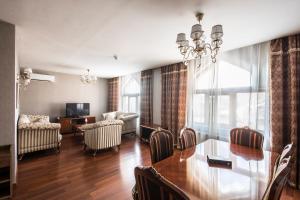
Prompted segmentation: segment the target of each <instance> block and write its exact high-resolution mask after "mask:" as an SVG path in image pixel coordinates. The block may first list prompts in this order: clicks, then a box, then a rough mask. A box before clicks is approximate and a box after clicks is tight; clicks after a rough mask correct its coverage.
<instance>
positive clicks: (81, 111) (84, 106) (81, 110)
mask: <svg viewBox="0 0 300 200" xmlns="http://www.w3.org/2000/svg"><path fill="white" fill-rule="evenodd" d="M84 115H90V104H89V103H66V116H67V117H80V116H84Z"/></svg>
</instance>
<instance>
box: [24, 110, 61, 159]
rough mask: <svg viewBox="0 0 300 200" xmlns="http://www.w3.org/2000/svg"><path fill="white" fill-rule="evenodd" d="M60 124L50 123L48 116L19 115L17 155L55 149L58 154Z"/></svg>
mask: <svg viewBox="0 0 300 200" xmlns="http://www.w3.org/2000/svg"><path fill="white" fill-rule="evenodd" d="M59 132H60V124H58V123H50V122H49V116H43V115H21V116H20V118H19V121H18V155H20V159H22V157H23V155H24V154H25V153H29V152H34V151H39V150H45V149H52V148H54V149H56V150H57V152H59V148H60V145H61V139H62V136H61V134H60V133H59Z"/></svg>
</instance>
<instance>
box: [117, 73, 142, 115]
mask: <svg viewBox="0 0 300 200" xmlns="http://www.w3.org/2000/svg"><path fill="white" fill-rule="evenodd" d="M139 80H140V76H139V74H132V75H128V76H124V77H122V80H121V88H122V91H121V101H122V103H121V104H120V105H121V106H122V107H121V110H122V111H123V112H134V113H139V110H140V82H139Z"/></svg>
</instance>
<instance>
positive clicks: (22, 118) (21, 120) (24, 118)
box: [19, 115, 30, 124]
mask: <svg viewBox="0 0 300 200" xmlns="http://www.w3.org/2000/svg"><path fill="white" fill-rule="evenodd" d="M19 123H20V124H29V123H30V120H29V118H28V117H27V115H21V116H20V118H19Z"/></svg>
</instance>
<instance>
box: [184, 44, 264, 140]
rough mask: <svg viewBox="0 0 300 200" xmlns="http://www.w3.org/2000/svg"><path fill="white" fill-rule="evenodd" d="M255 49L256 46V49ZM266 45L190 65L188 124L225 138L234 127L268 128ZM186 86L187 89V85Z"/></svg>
mask: <svg viewBox="0 0 300 200" xmlns="http://www.w3.org/2000/svg"><path fill="white" fill-rule="evenodd" d="M258 49H259V50H258ZM267 55H268V46H267V44H265V45H264V46H263V48H262V47H259V46H255V45H254V46H251V47H245V48H241V49H238V50H233V51H231V52H229V53H227V55H226V56H227V57H226V56H222V57H221V58H220V59H219V60H218V61H219V63H218V64H215V65H211V64H206V65H204V66H201V68H200V70H195V69H196V64H195V63H196V62H194V64H193V63H192V62H191V63H190V66H189V68H191V67H194V68H193V71H192V72H191V69H189V73H193V74H194V75H193V77H192V79H193V81H192V82H191V84H192V85H193V87H192V89H191V90H190V92H189V97H188V98H192V101H191V100H188V101H189V102H191V104H190V105H192V106H193V107H192V108H188V112H189V113H188V126H190V127H193V128H195V129H196V130H198V131H199V132H200V133H201V134H205V135H212V136H217V137H218V138H220V139H222V138H223V139H225V140H227V139H228V136H229V132H230V130H231V129H232V128H234V127H244V126H249V127H250V128H253V129H256V130H258V131H261V132H266V131H268V130H267V129H268V127H267V125H266V124H267V123H268V95H267V85H268V84H267V74H268V73H267V65H268V63H267V61H268V59H267ZM188 90H189V89H188Z"/></svg>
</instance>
